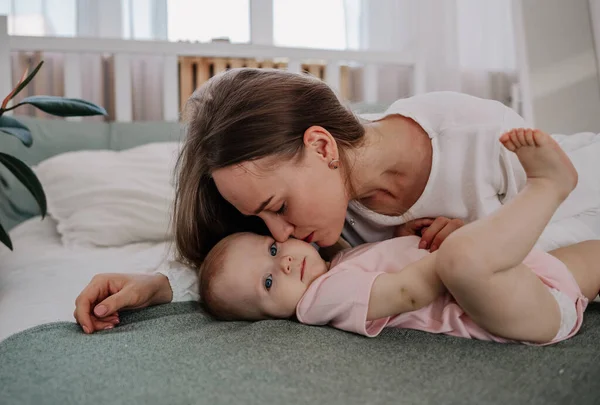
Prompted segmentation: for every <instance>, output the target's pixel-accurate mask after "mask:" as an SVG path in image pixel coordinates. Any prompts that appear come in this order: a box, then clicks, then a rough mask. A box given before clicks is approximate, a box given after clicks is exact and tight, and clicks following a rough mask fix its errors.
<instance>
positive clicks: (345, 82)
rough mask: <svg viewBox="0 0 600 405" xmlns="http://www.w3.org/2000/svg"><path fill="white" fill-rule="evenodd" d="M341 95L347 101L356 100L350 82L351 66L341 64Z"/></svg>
mask: <svg viewBox="0 0 600 405" xmlns="http://www.w3.org/2000/svg"><path fill="white" fill-rule="evenodd" d="M340 95H341V97H342V99H344V100H346V101H355V100H354V99H353V96H354V95H353V94H352V84H351V82H350V66H345V65H342V66H340Z"/></svg>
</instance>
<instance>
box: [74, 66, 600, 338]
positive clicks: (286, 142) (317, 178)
mask: <svg viewBox="0 0 600 405" xmlns="http://www.w3.org/2000/svg"><path fill="white" fill-rule="evenodd" d="M185 121H186V122H187V123H188V128H187V139H186V141H185V145H184V148H183V150H182V152H181V155H180V160H179V162H178V184H177V193H176V200H175V208H174V226H175V236H176V248H177V253H178V259H179V261H180V262H182V263H185V264H186V265H188V266H191V267H198V266H199V265H200V263H201V262H202V260H203V259H204V257H205V255H206V253H207V252H208V250H209V249H210V248H211V247H212V246H214V244H215V243H216V242H217V241H219V240H220V239H221V238H222V237H224V236H226V235H228V234H231V233H233V232H237V231H242V230H246V231H254V232H259V233H264V232H266V231H267V229H268V231H269V232H270V233H271V234H272V235H273V237H274V238H275V239H276V240H278V241H285V240H287V239H288V238H289V237H295V238H299V239H303V240H305V241H307V242H313V243H316V244H317V245H319V246H321V247H327V246H331V245H333V244H335V243H336V242H337V241H338V240H339V238H340V235H342V236H344V239H345V240H347V241H348V242H349V243H350V244H351V245H358V244H360V243H362V242H373V241H379V240H384V239H388V238H390V237H393V236H394V235H395V234H396V235H406V234H415V233H417V234H419V235H421V237H422V240H421V244H420V247H421V248H424V249H429V250H431V251H435V250H436V249H437V248H438V247H439V246H440V244H441V243H442V242H443V240H444V239H445V238H446V237H447V236H448V234H449V233H451V232H452V231H453V230H455V229H457V228H458V227H460V226H461V225H462V224H463V222H470V221H473V220H475V219H478V218H481V217H484V216H486V215H488V214H490V213H491V212H493V211H495V210H496V209H497V208H498V207H500V206H501V205H502V204H503V203H505V202H506V201H508V200H510V199H511V198H513V197H514V196H515V195H516V194H517V193H518V191H519V190H520V189H521V188H522V187H523V186H524V184H525V180H526V176H525V172H524V170H523V168H522V166H521V165H520V163H519V162H518V160H517V159H516V157H514V156H513V154H510V153H508V152H507V151H506V150H505V149H504V148H502V147H501V145H500V143H499V142H498V138H499V137H500V135H501V134H502V133H504V132H506V131H507V130H510V129H513V128H520V127H524V126H526V125H525V122H524V121H523V119H522V118H521V117H520V116H519V115H518V114H516V113H515V112H514V111H513V110H511V109H509V108H507V107H505V106H504V105H503V104H501V103H499V102H495V101H491V100H483V99H478V98H475V97H471V96H467V95H464V94H458V93H450V92H444V93H430V94H424V95H420V96H415V97H412V98H408V99H402V100H399V101H397V102H395V103H394V104H392V105H391V106H390V107H389V109H388V110H387V111H386V112H385V113H384V114H377V115H373V116H370V117H369V120H364V121H360V120H359V119H358V118H356V117H355V116H354V115H353V114H352V113H351V112H349V111H348V110H347V109H346V108H345V107H344V106H342V105H341V104H340V102H339V100H338V99H337V97H336V96H335V94H334V93H333V91H332V90H331V89H330V88H329V87H328V86H327V85H326V84H324V83H323V82H321V81H319V80H317V79H315V78H312V77H310V76H307V75H301V74H293V73H289V72H284V71H277V70H258V69H234V70H230V71H227V72H225V73H223V74H221V75H219V76H216V77H214V78H212V79H211V80H209V81H208V82H207V83H206V84H204V85H203V86H202V87H201V88H199V89H198V90H197V91H196V92H195V93H194V95H192V97H191V98H190V100H189V101H188V103H187V104H186V108H185ZM558 141H559V142H560V143H561V145H562V146H563V148H564V149H565V150H566V151H567V152H568V153H569V156H570V158H571V159H572V160H573V162H574V164H575V166H576V168H577V169H578V172H579V178H580V182H579V185H578V187H577V188H576V189H575V191H574V192H573V193H572V194H571V196H570V197H569V199H567V201H566V202H565V203H564V204H563V206H562V207H561V209H559V211H558V212H557V214H556V215H555V216H554V218H553V222H552V223H551V224H550V225H549V226H548V227H547V229H546V231H545V232H544V234H543V235H542V238H541V239H540V243H539V245H538V246H539V247H541V248H543V249H544V250H551V249H556V248H558V247H561V246H566V245H570V244H572V243H575V242H579V241H583V240H588V239H597V238H598V237H599V235H600V221H599V220H598V217H599V214H598V211H600V208H599V207H600V184H599V182H598V180H597V179H596V178H594V176H593V174H594V173H598V172H600V171H599V170H598V167H597V166H598V163H596V160H595V156H598V155H600V137H598V136H596V135H594V134H578V135H574V136H570V137H569V138H564V137H563V138H560V137H559V139H558ZM258 219H260V220H258ZM594 221H595V222H594ZM265 225H266V228H265ZM169 263H170V265H171V267H170V268H169V269H163V270H161V273H162V275H161V274H159V275H139V276H126V275H114V274H113V275H100V276H97V277H95V278H94V280H92V282H91V283H90V285H88V286H87V287H86V289H85V290H84V291H83V292H82V293H81V295H80V296H79V297H78V299H77V302H76V310H75V318H76V319H77V321H78V322H79V323H80V324H81V325H82V327H83V328H84V330H85V331H86V332H88V333H89V332H93V331H94V330H98V329H103V328H106V327H112V326H114V325H115V324H116V322H118V316H117V315H115V314H116V312H117V311H118V310H120V309H125V308H140V307H144V306H147V305H153V304H157V303H164V302H169V301H171V300H172V299H175V300H180V299H182V298H184V297H185V298H194V299H197V293H196V291H195V280H196V277H195V275H194V274H193V272H191V271H189V270H187V269H185V268H182V267H183V266H177V264H176V263H177V262H169ZM165 276H166V277H165Z"/></svg>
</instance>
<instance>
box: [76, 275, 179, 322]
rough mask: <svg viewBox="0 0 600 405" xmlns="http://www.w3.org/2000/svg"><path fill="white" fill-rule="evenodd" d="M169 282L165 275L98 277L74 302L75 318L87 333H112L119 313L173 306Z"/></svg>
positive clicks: (93, 279)
mask: <svg viewBox="0 0 600 405" xmlns="http://www.w3.org/2000/svg"><path fill="white" fill-rule="evenodd" d="M172 298H173V293H172V291H171V286H170V284H169V280H168V279H167V278H166V277H165V276H163V275H162V274H117V273H112V274H111V273H106V274H97V275H96V276H94V278H92V281H90V283H89V284H88V285H87V286H86V287H85V288H84V289H83V291H82V292H81V294H79V296H78V297H77V299H76V300H75V312H73V316H74V317H75V320H76V321H77V323H78V324H80V325H81V327H82V328H83V331H84V332H85V333H94V332H95V331H98V330H102V329H111V328H113V327H114V326H115V325H117V324H118V323H119V314H118V311H119V310H122V309H138V308H144V307H147V306H150V305H158V304H166V303H168V302H171V300H172Z"/></svg>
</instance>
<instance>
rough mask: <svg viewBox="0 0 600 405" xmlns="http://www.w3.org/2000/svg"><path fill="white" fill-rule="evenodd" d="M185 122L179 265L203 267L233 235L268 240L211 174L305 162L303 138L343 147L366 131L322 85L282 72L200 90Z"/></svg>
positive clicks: (252, 74) (243, 74)
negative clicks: (322, 134)
mask: <svg viewBox="0 0 600 405" xmlns="http://www.w3.org/2000/svg"><path fill="white" fill-rule="evenodd" d="M183 120H184V122H185V123H186V139H185V141H184V144H183V149H182V151H181V154H180V156H179V159H178V162H177V176H178V181H177V185H176V195H175V205H174V216H173V219H174V231H175V242H176V247H177V254H178V259H179V260H181V261H182V262H184V263H186V264H188V265H190V266H192V267H195V268H199V267H200V265H201V264H202V261H203V260H204V258H205V257H206V255H207V253H208V251H209V250H210V249H211V248H212V247H213V246H214V245H215V244H216V243H217V242H219V240H221V239H222V238H223V237H225V236H227V235H230V234H232V233H234V232H241V231H247V232H255V233H259V234H263V235H264V234H268V229H267V228H266V226H265V224H264V222H263V221H262V220H261V219H259V218H258V217H246V216H244V215H242V214H241V213H240V212H239V211H237V210H236V209H235V207H233V206H232V205H231V204H229V203H228V202H227V201H226V200H225V199H224V198H223V197H221V195H220V194H219V192H218V190H217V187H216V185H215V183H214V181H213V179H212V173H213V172H214V171H215V170H217V169H220V168H223V167H227V166H231V165H236V164H240V163H242V162H246V161H252V160H256V159H261V158H264V157H277V158H279V159H281V160H286V159H293V158H294V157H298V156H300V153H301V152H302V151H303V145H304V132H305V131H306V130H307V129H308V128H310V127H311V126H313V125H318V126H321V127H323V128H325V129H326V130H327V131H329V132H330V133H331V135H332V136H333V137H334V138H335V140H336V142H337V143H338V149H339V150H340V158H341V159H342V163H344V162H343V159H344V156H343V151H344V149H345V148H349V147H353V146H357V145H358V144H359V143H360V142H361V141H362V139H363V137H364V128H363V126H362V125H361V124H360V122H359V121H358V119H357V118H356V117H355V116H354V114H353V113H352V112H351V111H350V110H348V109H347V108H346V107H344V106H343V105H342V104H341V103H340V101H339V100H338V98H337V96H336V95H335V93H334V92H333V91H332V90H331V88H330V87H329V86H327V85H326V84H325V83H323V82H322V81H320V80H318V79H316V78H314V77H312V76H309V75H306V74H296V73H290V72H286V71H282V70H265V69H246V68H245V69H231V70H228V71H226V72H224V73H221V74H219V75H217V76H215V77H213V78H211V79H210V80H209V81H207V82H206V83H204V84H203V85H202V86H201V87H200V88H198V89H197V90H196V91H195V92H194V94H192V96H191V97H190V98H189V99H188V101H187V103H186V105H185V107H184V111H183Z"/></svg>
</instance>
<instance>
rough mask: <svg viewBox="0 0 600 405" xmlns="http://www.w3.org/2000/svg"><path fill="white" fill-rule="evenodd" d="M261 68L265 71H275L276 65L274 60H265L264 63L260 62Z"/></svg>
mask: <svg viewBox="0 0 600 405" xmlns="http://www.w3.org/2000/svg"><path fill="white" fill-rule="evenodd" d="M260 67H261V68H263V69H273V68H274V67H275V64H274V63H273V61H272V60H263V61H262V62H260Z"/></svg>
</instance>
